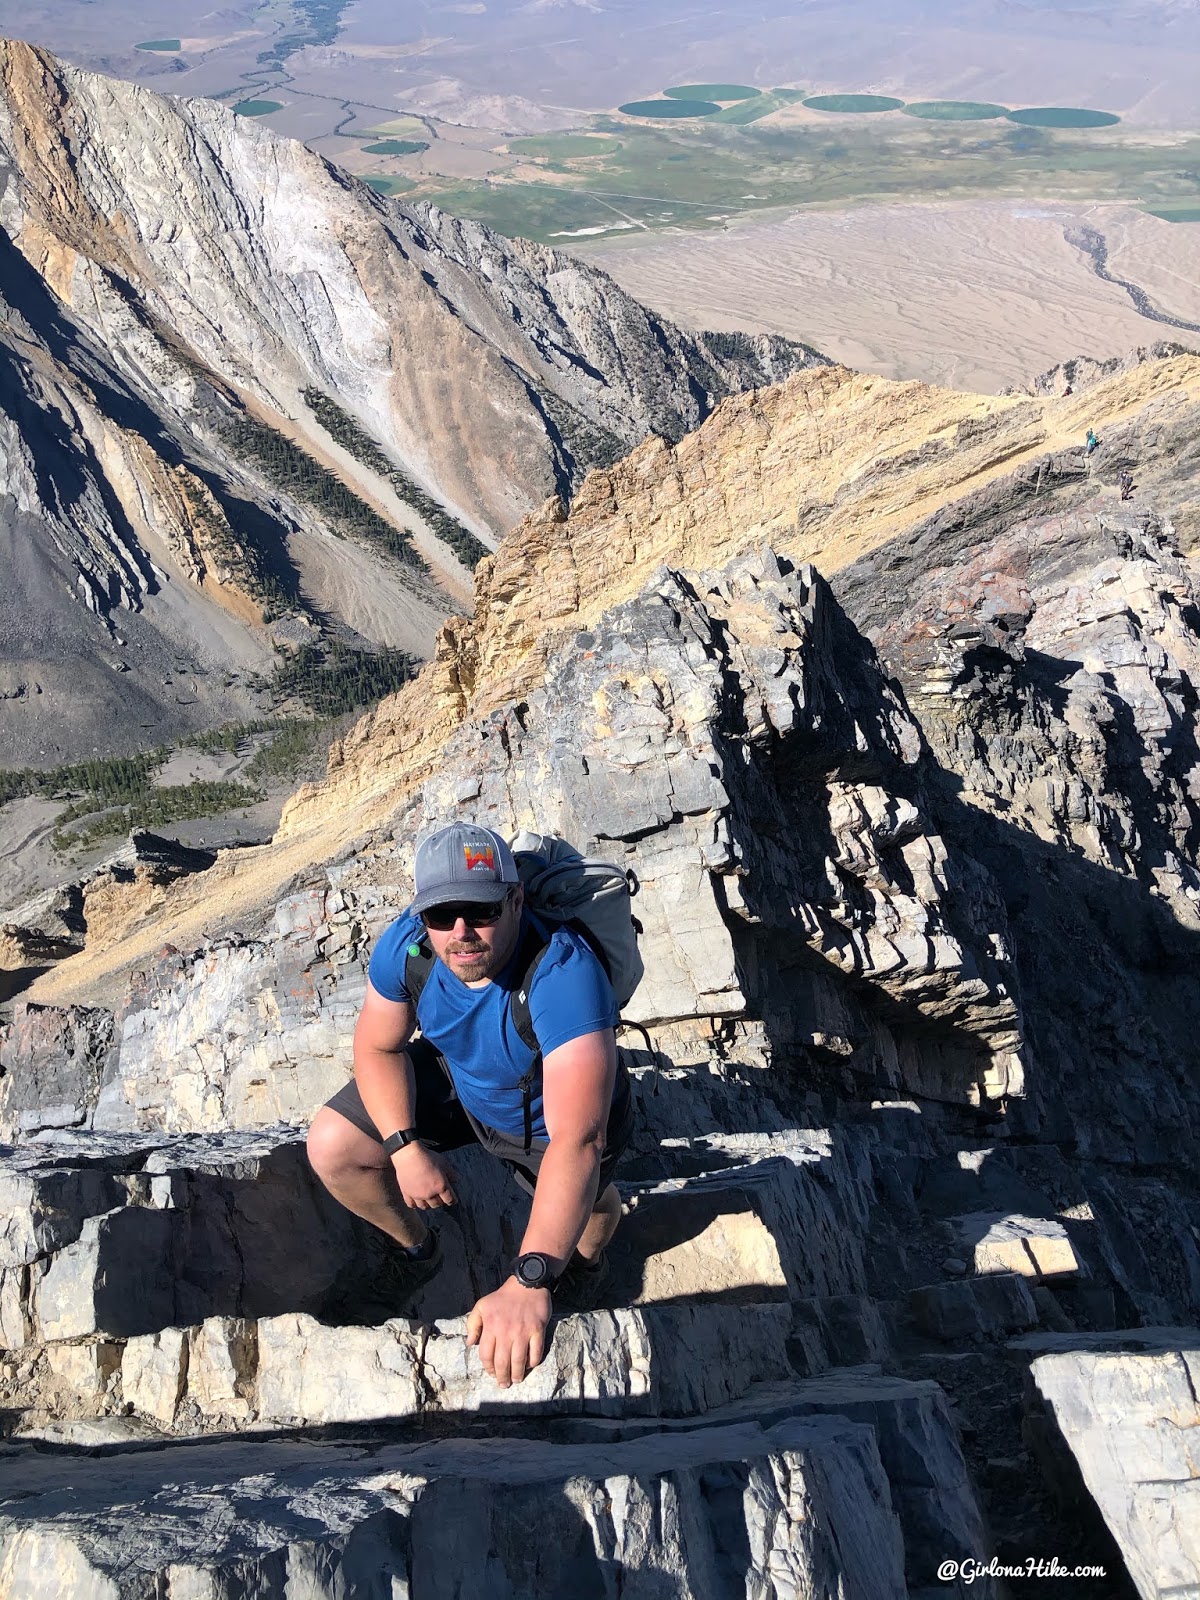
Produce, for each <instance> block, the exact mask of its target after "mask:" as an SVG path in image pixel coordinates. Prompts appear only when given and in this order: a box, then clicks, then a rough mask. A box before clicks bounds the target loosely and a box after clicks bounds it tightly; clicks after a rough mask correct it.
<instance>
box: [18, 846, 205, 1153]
mask: <svg viewBox="0 0 1200 1600" xmlns="http://www.w3.org/2000/svg"><path fill="white" fill-rule="evenodd" d="M216 859H217V856H216V852H215V851H214V850H194V849H190V848H189V847H188V846H187V845H181V844H179V843H177V842H176V841H175V840H174V839H162V838H160V837H159V836H158V835H157V834H153V833H149V832H147V831H146V829H144V828H134V829H133V830H132V832H131V833H130V835H129V838H128V839H127V840H126V841H125V843H124V844H123V845H121V846H120V847H119V848H118V849H117V850H115V851H114V852H113V853H112V854H111V855H109V856H106V857H105V858H104V860H102V861H100V862H98V863H97V864H96V865H95V866H94V867H93V868H92V869H91V871H89V872H87V873H85V874H84V875H83V876H82V877H81V878H78V879H76V880H75V881H74V882H71V883H66V884H63V885H62V886H61V887H60V888H57V889H48V890H46V891H45V892H44V893H43V894H40V895H35V896H34V897H33V898H32V899H31V900H27V901H25V902H24V904H22V905H19V906H15V907H14V908H13V909H12V910H11V911H10V912H9V913H8V914H7V917H6V920H5V921H4V922H3V923H0V999H8V998H9V997H10V995H11V994H16V993H19V992H20V990H21V989H22V988H23V987H25V986H26V985H27V984H28V982H29V979H30V976H31V974H33V973H37V972H41V971H45V969H46V968H47V967H49V966H52V965H53V964H54V962H56V961H61V960H62V959H63V958H64V957H65V956H69V955H74V954H75V953H76V952H78V951H80V950H82V949H83V947H84V942H85V940H86V937H87V932H88V928H89V926H90V927H91V928H92V929H93V931H95V930H96V929H97V927H102V926H103V925H104V921H105V917H106V913H107V909H108V903H109V901H110V900H111V899H112V898H113V897H114V896H115V897H116V899H117V902H118V905H119V906H122V909H123V901H124V897H125V894H126V892H127V891H128V890H130V889H131V888H136V890H137V891H138V892H139V894H141V895H144V896H145V897H146V898H145V902H144V904H145V909H146V910H148V911H152V910H153V909H154V908H155V907H156V906H161V905H162V904H163V901H164V899H165V896H166V891H167V889H168V888H169V887H170V885H171V884H173V883H176V882H178V880H179V879H180V878H182V877H185V876H187V875H188V874H189V873H193V872H204V871H207V869H208V868H209V867H211V866H212V865H213V864H214V862H215V861H216ZM3 1092H4V1091H3V1087H2V1086H0V1105H2V1103H3ZM2 1131H3V1112H2V1111H0V1132H2Z"/></svg>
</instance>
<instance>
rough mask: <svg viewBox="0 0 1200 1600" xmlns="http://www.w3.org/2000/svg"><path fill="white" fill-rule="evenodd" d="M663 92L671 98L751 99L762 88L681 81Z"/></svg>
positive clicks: (738, 84)
mask: <svg viewBox="0 0 1200 1600" xmlns="http://www.w3.org/2000/svg"><path fill="white" fill-rule="evenodd" d="M663 93H664V94H665V95H669V96H670V98H671V99H672V100H753V99H755V98H756V97H757V96H758V95H760V94H761V93H762V90H761V89H751V88H749V87H748V86H747V85H746V84H744V83H682V84H676V86H675V88H673V89H664V90H663Z"/></svg>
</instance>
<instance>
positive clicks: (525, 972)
mask: <svg viewBox="0 0 1200 1600" xmlns="http://www.w3.org/2000/svg"><path fill="white" fill-rule="evenodd" d="M552 937H553V935H552V934H548V933H547V930H546V929H545V928H544V927H541V926H539V925H538V924H536V923H535V922H533V921H532V919H531V920H530V923H529V926H528V927H527V928H526V930H525V936H524V938H523V939H522V941H521V949H520V953H519V955H518V957H517V972H518V973H519V975H520V976H519V978H518V981H517V984H516V987H515V988H514V989H513V991H512V994H511V995H510V996H509V1011H510V1012H511V1014H512V1019H513V1026H514V1027H515V1028H516V1030H517V1032H518V1034H520V1036H521V1039H522V1041H523V1042H524V1043H525V1044H526V1045H528V1047H529V1049H530V1050H532V1051H533V1054H534V1063H533V1070H535V1071H536V1069H537V1067H538V1066H539V1065H540V1064H541V1059H542V1052H541V1050H540V1049H539V1047H538V1042H537V1034H536V1033H534V1031H533V1018H532V1017H531V1015H530V1013H529V990H530V988H531V987H532V984H533V979H534V975H535V974H536V972H537V969H538V968H539V967H540V966H541V964H542V961H543V959H544V958H545V955H546V952H547V951H548V950H549V948H550V939H551V938H552Z"/></svg>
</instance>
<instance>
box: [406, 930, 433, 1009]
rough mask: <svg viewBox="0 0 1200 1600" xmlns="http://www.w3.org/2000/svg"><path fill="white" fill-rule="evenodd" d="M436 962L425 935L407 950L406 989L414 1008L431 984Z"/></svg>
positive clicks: (412, 942) (414, 941) (412, 943)
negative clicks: (430, 976) (431, 975)
mask: <svg viewBox="0 0 1200 1600" xmlns="http://www.w3.org/2000/svg"><path fill="white" fill-rule="evenodd" d="M436 960H437V957H436V956H435V955H434V953H433V946H432V945H431V944H430V943H429V938H428V936H427V935H425V934H422V936H421V937H420V938H419V939H413V940H412V941H411V943H410V944H409V945H408V946H407V947H406V949H405V952H404V987H405V988H406V989H407V990H408V995H409V999H410V1000H411V1001H412V1003H413V1005H414V1006H415V1005H417V1004H418V1002H419V1001H420V999H421V992H422V990H423V989H424V988H425V985H426V984H427V983H428V982H429V975H430V973H431V972H432V971H433V964H434V962H435V961H436Z"/></svg>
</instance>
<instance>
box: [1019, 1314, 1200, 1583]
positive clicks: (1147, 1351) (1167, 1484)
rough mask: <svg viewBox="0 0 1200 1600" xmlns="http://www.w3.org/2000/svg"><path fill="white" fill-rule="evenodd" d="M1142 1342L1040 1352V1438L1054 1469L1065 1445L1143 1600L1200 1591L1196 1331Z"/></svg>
mask: <svg viewBox="0 0 1200 1600" xmlns="http://www.w3.org/2000/svg"><path fill="white" fill-rule="evenodd" d="M1141 1331H1142V1332H1143V1333H1145V1332H1146V1330H1141ZM1108 1342H1109V1343H1110V1344H1112V1343H1116V1342H1118V1341H1117V1340H1112V1339H1110V1340H1109V1341H1108ZM1130 1342H1131V1343H1133V1344H1134V1345H1136V1343H1137V1342H1139V1341H1136V1340H1134V1341H1130ZM1140 1342H1141V1343H1142V1344H1143V1349H1142V1350H1140V1351H1139V1350H1137V1349H1136V1348H1134V1349H1129V1350H1114V1349H1108V1350H1105V1349H1103V1348H1102V1347H1101V1348H1093V1349H1090V1350H1089V1349H1076V1350H1061V1351H1059V1352H1057V1353H1052V1354H1047V1355H1042V1356H1039V1357H1038V1358H1037V1359H1036V1360H1035V1361H1034V1362H1033V1365H1032V1367H1031V1369H1030V1372H1031V1377H1032V1382H1033V1384H1034V1386H1035V1388H1036V1391H1037V1394H1038V1395H1039V1396H1040V1399H1041V1402H1042V1405H1043V1408H1044V1411H1045V1418H1044V1422H1043V1423H1042V1425H1041V1426H1040V1427H1039V1428H1038V1429H1037V1430H1036V1436H1037V1437H1039V1438H1040V1439H1041V1441H1042V1443H1043V1446H1044V1447H1045V1448H1046V1449H1047V1451H1048V1455H1049V1459H1050V1461H1051V1470H1052V1471H1053V1470H1054V1454H1055V1450H1056V1449H1061V1447H1062V1446H1064V1445H1065V1447H1066V1449H1067V1450H1069V1452H1070V1455H1071V1457H1073V1459H1074V1462H1075V1464H1076V1466H1077V1468H1078V1472H1079V1474H1080V1476H1081V1477H1082V1480H1083V1483H1084V1484H1085V1486H1086V1488H1087V1491H1088V1493H1089V1494H1090V1495H1091V1498H1092V1500H1093V1501H1094V1502H1095V1504H1096V1506H1097V1507H1098V1509H1099V1511H1100V1513H1101V1515H1102V1516H1103V1518H1104V1520H1105V1522H1106V1523H1107V1524H1108V1527H1109V1530H1110V1531H1111V1533H1112V1535H1113V1537H1114V1538H1115V1539H1116V1541H1117V1544H1118V1545H1119V1546H1120V1550H1121V1554H1122V1556H1123V1557H1124V1560H1125V1564H1126V1566H1127V1567H1128V1569H1129V1574H1130V1576H1131V1577H1132V1579H1133V1581H1134V1583H1135V1584H1136V1585H1137V1589H1138V1593H1139V1594H1140V1595H1141V1596H1142V1597H1143V1600H1166V1597H1167V1596H1172V1597H1174V1596H1182V1595H1186V1594H1190V1593H1195V1592H1200V1330H1196V1329H1192V1330H1179V1331H1178V1333H1177V1334H1176V1335H1175V1338H1174V1339H1173V1340H1172V1338H1171V1336H1170V1335H1169V1334H1166V1333H1163V1334H1159V1335H1158V1337H1157V1338H1153V1339H1151V1338H1143V1340H1142V1341H1140ZM1096 1343H1097V1344H1099V1343H1100V1341H1096ZM1154 1344H1157V1345H1158V1348H1157V1349H1154V1348H1146V1347H1147V1346H1152V1345H1154ZM1172 1346H1173V1347H1172ZM1055 1436H1057V1437H1055Z"/></svg>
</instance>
